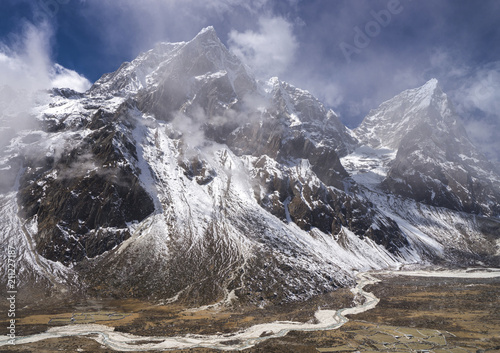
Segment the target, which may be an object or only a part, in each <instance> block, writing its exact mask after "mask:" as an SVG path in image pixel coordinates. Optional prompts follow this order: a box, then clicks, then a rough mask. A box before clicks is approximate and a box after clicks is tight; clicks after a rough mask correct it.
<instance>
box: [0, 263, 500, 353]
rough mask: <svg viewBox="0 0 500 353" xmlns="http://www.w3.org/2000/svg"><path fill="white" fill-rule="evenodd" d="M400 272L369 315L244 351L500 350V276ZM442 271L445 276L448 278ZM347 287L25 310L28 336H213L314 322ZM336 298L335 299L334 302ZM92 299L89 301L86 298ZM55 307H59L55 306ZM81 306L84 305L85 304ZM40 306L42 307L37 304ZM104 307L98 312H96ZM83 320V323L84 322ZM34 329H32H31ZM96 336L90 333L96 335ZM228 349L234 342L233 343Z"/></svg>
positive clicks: (96, 346)
mask: <svg viewBox="0 0 500 353" xmlns="http://www.w3.org/2000/svg"><path fill="white" fill-rule="evenodd" d="M424 275H425V274H424V273H413V276H400V275H395V274H393V273H388V272H385V273H383V272H382V273H378V274H375V276H376V277H377V278H379V279H381V282H379V283H376V284H372V285H368V286H366V287H365V290H366V291H371V292H372V293H373V294H375V296H377V297H378V298H380V302H379V303H378V305H377V306H376V307H375V308H374V309H371V310H369V311H366V312H364V313H360V314H356V315H350V316H349V319H350V321H349V322H347V323H346V324H344V325H343V326H342V327H340V328H339V329H337V330H324V331H291V332H289V333H288V334H286V335H285V336H283V337H278V338H271V339H269V340H265V341H263V342H261V343H259V344H257V345H256V346H254V347H251V348H248V349H245V350H243V351H244V352H249V353H250V352H252V353H253V352H270V353H272V352H355V351H360V352H436V353H437V352H457V353H458V352H474V353H475V352H500V277H491V278H487V276H485V277H486V278H485V277H483V278H480V277H481V276H472V277H474V278H470V277H467V276H458V275H457V276H455V277H453V276H452V275H450V273H449V272H446V273H445V272H442V273H439V272H438V275H439V276H436V275H434V276H432V277H429V276H424ZM441 276H442V277H441ZM352 299H353V297H352V295H350V292H349V291H348V290H341V291H337V292H335V293H333V294H329V295H325V296H324V297H322V298H316V299H315V301H311V302H309V303H307V304H306V305H303V304H302V305H293V306H284V307H281V308H266V309H265V310H262V309H253V311H249V310H245V308H239V309H238V310H233V311H232V312H224V311H217V310H205V311H199V312H195V311H184V310H179V308H177V310H175V309H174V307H172V306H165V307H164V306H161V307H158V306H152V305H149V307H148V306H147V305H146V304H144V303H140V302H136V301H114V302H111V301H110V302H108V303H107V305H106V307H104V306H103V305H102V304H103V303H97V304H95V303H94V306H93V307H90V306H88V307H87V309H88V313H87V315H81V314H82V313H84V310H80V311H81V313H79V314H78V313H76V315H75V313H71V312H68V313H61V312H59V314H56V311H52V312H47V313H46V314H45V315H43V314H42V313H41V311H38V312H37V313H33V314H32V315H29V313H28V312H25V313H24V315H23V319H21V320H20V321H19V323H20V326H19V331H20V332H21V331H24V332H21V333H20V334H21V335H26V334H34V333H36V332H41V331H44V329H45V328H47V327H49V321H50V320H53V321H52V323H51V325H54V324H56V325H58V324H65V325H66V324H67V321H65V320H71V318H73V319H74V320H80V321H79V322H80V323H86V322H85V321H84V320H89V322H91V321H94V322H96V323H99V324H106V325H109V326H113V327H116V330H118V331H120V332H130V333H134V334H136V335H146V336H150V337H152V336H156V335H165V331H169V335H181V334H185V333H187V332H190V333H196V334H213V333H215V332H222V333H223V332H230V331H234V330H235V329H237V328H242V327H249V326H254V325H256V324H258V323H262V322H270V321H273V320H293V321H302V322H306V321H308V320H311V319H312V318H313V317H314V316H313V312H314V310H315V308H317V307H318V306H321V307H322V308H325V307H328V306H330V307H331V306H336V307H337V308H339V307H348V306H351V305H352V304H351V303H352ZM332 303H333V304H332ZM87 304H89V303H87ZM45 309H47V310H48V309H49V308H45ZM52 309H54V308H52ZM79 309H85V308H84V307H83V306H82V307H80V308H79ZM33 311H37V310H34V309H33ZM97 312H98V313H97ZM77 322H78V321H77ZM2 324H3V322H2ZM29 331H31V332H29ZM89 334H90V333H89ZM227 343H228V347H230V346H231V344H232V342H227ZM7 351H8V352H54V351H61V352H78V351H80V352H115V351H113V350H110V349H109V348H107V347H105V346H103V345H101V344H100V343H98V342H96V341H95V340H93V339H89V338H86V337H84V336H73V337H63V338H52V339H46V340H43V341H38V342H34V343H28V344H22V345H16V346H9V347H6V346H0V352H7ZM173 352H184V353H187V352H189V353H208V352H220V350H213V349H203V348H197V349H184V350H174V351H173Z"/></svg>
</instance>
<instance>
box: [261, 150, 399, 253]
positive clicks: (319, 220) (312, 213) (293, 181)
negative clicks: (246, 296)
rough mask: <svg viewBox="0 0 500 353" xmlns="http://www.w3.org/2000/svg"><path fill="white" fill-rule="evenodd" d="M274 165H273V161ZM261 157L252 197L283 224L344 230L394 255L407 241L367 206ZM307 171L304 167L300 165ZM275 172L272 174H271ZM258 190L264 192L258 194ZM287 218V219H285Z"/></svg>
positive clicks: (329, 232)
mask: <svg viewBox="0 0 500 353" xmlns="http://www.w3.org/2000/svg"><path fill="white" fill-rule="evenodd" d="M274 163H275V162H274ZM270 166H273V161H272V160H271V159H270V158H269V157H267V156H263V157H261V158H259V159H258V160H257V161H256V162H255V163H254V167H255V173H256V176H255V177H256V179H257V181H258V182H259V184H258V185H257V186H256V187H255V190H254V192H255V198H256V199H257V201H258V202H259V203H260V205H261V206H262V207H263V208H264V209H266V210H267V211H269V212H270V213H272V214H273V215H275V216H277V217H279V218H280V219H281V220H283V221H284V222H287V221H291V222H294V223H295V224H297V225H298V226H299V227H300V228H302V229H303V230H305V231H310V230H311V229H312V228H317V229H319V230H321V231H322V232H324V233H326V234H331V235H332V236H335V235H338V234H341V231H342V228H346V229H348V230H350V231H352V232H353V233H354V234H356V235H357V236H358V237H360V238H361V239H363V238H364V237H368V238H370V239H372V240H374V241H375V243H377V244H381V245H383V246H384V247H386V248H387V249H388V250H389V251H390V252H393V253H398V252H399V250H400V249H402V248H404V247H406V246H408V245H409V244H408V241H407V239H406V237H405V236H404V234H403V233H402V232H401V230H400V229H399V227H398V225H397V224H396V223H395V222H394V221H392V220H391V219H389V218H387V217H385V216H383V215H381V214H379V213H378V212H377V210H376V208H375V207H374V205H372V204H371V203H369V202H368V203H366V201H364V200H361V199H359V198H358V197H356V196H355V195H353V194H346V193H345V192H341V191H340V190H337V189H335V188H332V187H329V186H328V185H327V184H325V183H323V182H322V181H321V180H318V179H319V177H318V179H316V178H315V177H314V176H313V175H308V174H307V172H306V174H302V173H301V171H300V170H299V171H298V172H297V171H296V170H297V169H300V168H301V167H302V166H300V165H297V166H295V167H292V168H286V167H283V166H279V165H278V164H274V166H273V167H274V168H276V169H274V168H269V167H270ZM304 167H305V168H304V171H307V166H304ZM273 169H274V170H275V172H274V173H271V172H272V171H273ZM262 191H264V193H263V194H262ZM287 218H288V219H287Z"/></svg>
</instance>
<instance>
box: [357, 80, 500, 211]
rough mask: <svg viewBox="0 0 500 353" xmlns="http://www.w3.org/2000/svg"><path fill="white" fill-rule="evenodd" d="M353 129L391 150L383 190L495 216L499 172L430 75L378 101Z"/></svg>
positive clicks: (499, 208) (499, 207) (369, 141)
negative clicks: (417, 84)
mask: <svg viewBox="0 0 500 353" xmlns="http://www.w3.org/2000/svg"><path fill="white" fill-rule="evenodd" d="M355 133H356V135H357V136H358V138H359V139H360V140H361V141H363V142H364V143H365V144H367V145H369V146H371V147H373V148H380V147H387V148H389V149H393V150H397V155H396V158H395V159H394V161H393V162H392V163H391V167H390V169H389V171H388V173H387V176H386V178H385V180H384V181H383V186H384V187H385V189H386V190H387V191H388V192H390V193H394V194H398V195H401V196H405V197H411V198H413V199H415V200H416V201H420V202H424V203H426V204H429V205H434V206H441V207H447V208H450V209H454V210H457V211H465V212H468V213H475V214H482V215H486V216H495V217H498V216H500V177H499V176H498V174H497V172H496V170H495V167H494V166H493V165H492V163H491V162H489V161H488V160H487V159H486V158H485V157H484V156H483V155H482V154H481V153H480V152H479V151H478V150H477V149H476V147H475V146H474V145H473V144H472V142H471V141H470V139H469V138H468V136H467V133H466V131H465V128H464V126H463V125H462V123H461V120H460V118H459V117H458V116H457V114H456V113H455V111H454V108H453V106H452V104H451V102H450V101H449V99H448V97H447V95H446V94H445V93H443V91H442V90H441V88H440V87H439V84H438V81H437V80H436V79H432V80H430V81H429V82H427V83H426V84H425V85H423V86H422V87H420V88H416V89H411V90H407V91H404V92H403V93H401V94H399V95H397V96H396V97H394V98H392V99H390V100H388V101H387V102H384V103H383V104H381V105H380V107H379V108H378V109H376V110H373V111H371V112H370V114H369V115H368V116H367V117H366V118H365V119H364V120H363V122H362V124H361V126H360V127H358V128H357V129H356V130H355Z"/></svg>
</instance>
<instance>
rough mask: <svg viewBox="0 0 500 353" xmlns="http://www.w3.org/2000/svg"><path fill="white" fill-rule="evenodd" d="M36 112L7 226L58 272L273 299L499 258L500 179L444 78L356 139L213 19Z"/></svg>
mask: <svg viewBox="0 0 500 353" xmlns="http://www.w3.org/2000/svg"><path fill="white" fill-rule="evenodd" d="M33 114H34V115H35V116H36V119H37V121H38V123H39V124H38V127H37V128H33V129H31V130H25V131H22V132H21V133H19V134H18V135H16V136H14V137H13V138H12V139H11V140H10V141H9V142H8V143H6V148H5V151H4V153H3V155H2V159H1V163H2V167H1V168H0V172H2V173H4V172H5V171H8V173H7V172H5V173H7V174H8V175H9V178H10V179H8V180H9V182H8V183H6V185H5V187H4V188H3V191H2V194H1V201H2V202H1V203H0V204H1V205H2V206H1V207H2V213H1V214H2V215H1V216H0V226H1V227H2V229H3V231H2V234H4V235H2V236H3V238H2V239H3V240H8V241H12V242H14V243H15V244H17V246H18V247H19V248H23V249H26V251H24V252H23V253H22V255H20V261H21V263H23V264H24V266H25V268H26V269H30V270H29V271H30V273H32V274H34V275H33V276H34V277H37V276H38V278H42V279H45V282H44V283H48V284H50V283H60V282H63V283H66V284H67V286H69V287H70V288H74V287H75V286H80V287H84V288H86V289H87V290H88V291H90V292H91V293H95V294H99V295H115V296H148V297H154V298H162V299H168V298H169V300H170V301H173V300H185V301H187V302H189V303H192V304H200V303H212V302H214V301H220V300H222V301H223V302H228V301H230V300H233V299H232V298H238V299H239V300H245V301H250V302H254V303H260V304H265V303H278V302H284V301H292V300H301V299H305V298H307V297H310V296H312V295H315V294H319V293H322V292H325V291H330V290H333V289H334V288H336V287H338V286H344V285H348V284H350V283H352V278H353V273H354V271H355V270H361V269H369V268H384V267H388V266H398V265H400V264H402V263H414V262H423V261H444V262H455V261H462V260H463V259H464V258H466V259H468V260H467V261H476V260H477V258H479V257H480V258H481V259H482V260H481V261H483V262H485V261H486V262H487V261H489V262H491V263H494V262H495V261H497V257H496V256H497V255H496V251H497V250H496V249H497V248H498V245H497V241H498V239H497V238H498V235H496V229H497V228H498V227H497V225H498V222H497V218H495V217H497V216H498V211H497V208H495V207H498V202H497V201H496V200H497V199H495V197H497V196H495V195H497V194H495V192H497V190H498V188H497V186H496V185H497V184H495V183H496V182H497V181H496V179H495V178H497V176H496V175H495V174H494V173H493V172H492V171H491V170H490V169H488V168H489V164H488V163H487V161H485V160H484V159H482V157H481V156H480V154H479V153H478V152H477V151H476V150H475V149H474V148H473V146H472V145H471V144H470V142H469V141H468V139H467V137H466V134H465V132H464V131H463V128H462V127H461V125H460V124H459V122H458V120H457V119H455V118H454V115H453V112H452V109H451V108H450V106H449V105H448V103H447V98H446V96H445V95H444V93H442V92H441V91H440V90H439V88H438V87H437V83H436V82H433V81H431V82H429V83H427V84H426V85H425V86H424V87H423V88H420V89H416V90H410V91H406V92H404V93H402V94H401V95H400V96H398V97H396V98H395V99H394V100H392V101H389V102H386V103H384V104H383V105H382V106H381V107H380V108H379V109H377V110H375V111H373V112H372V113H371V114H370V115H369V116H368V117H367V118H366V119H365V121H364V123H363V124H362V126H361V127H360V128H358V129H357V130H356V131H355V134H353V133H352V132H351V131H349V130H348V129H347V128H346V127H345V126H343V125H342V123H341V122H340V121H339V119H338V117H337V115H336V114H335V113H334V112H333V111H331V110H328V109H326V108H325V107H324V106H323V104H321V102H319V101H318V100H317V99H316V98H314V97H313V96H312V95H311V94H310V93H308V92H307V91H304V90H301V89H299V88H296V87H293V86H292V85H290V84H287V83H285V82H282V81H280V80H279V79H277V78H272V79H270V80H269V81H267V82H259V81H257V80H255V79H254V78H253V76H252V74H251V72H250V70H249V69H248V68H247V67H245V66H244V65H243V64H242V63H241V62H240V61H239V60H238V58H236V57H235V56H234V55H232V54H231V53H230V52H229V51H228V50H227V49H226V48H225V47H224V45H223V44H222V43H221V42H220V40H219V39H218V38H217V36H216V34H215V31H214V30H213V28H207V29H205V30H203V31H201V32H200V33H199V34H198V35H197V36H196V37H195V38H194V39H193V40H192V41H189V42H182V43H162V44H159V45H158V46H157V47H155V48H154V49H152V50H150V51H148V52H146V53H143V54H141V55H139V56H138V58H137V59H135V60H133V61H132V62H130V63H125V64H123V65H122V66H121V67H120V68H119V69H118V70H117V71H116V72H114V73H111V74H106V75H104V76H103V77H102V78H101V79H99V80H98V81H97V82H96V83H95V84H94V85H93V86H92V88H91V89H90V90H89V91H88V92H86V93H84V94H80V93H76V92H72V91H70V90H54V91H52V92H50V95H49V97H48V98H47V100H46V101H44V102H42V103H40V105H39V106H38V107H37V108H36V109H35V110H34V111H33ZM354 136H357V139H356V138H355V137H354ZM455 171H456V172H455ZM7 174H6V175H7ZM464 190H465V191H464ZM495 190H496V191H495ZM16 200H17V202H16ZM495 205H496V206H495ZM435 206H439V207H435ZM457 211H466V212H471V213H475V214H484V215H490V216H492V218H490V219H486V218H481V217H479V218H477V217H472V216H469V215H468V214H466V213H460V212H457ZM457 229H459V230H460V232H459V233H460V234H459V235H458V236H457V235H456V233H457ZM7 233H9V234H15V235H14V236H10V238H9V237H8V236H7V235H6V234H7ZM26 278H31V277H29V276H28V277H26ZM58 286H59V284H58V285H56V287H57V288H59V287H58Z"/></svg>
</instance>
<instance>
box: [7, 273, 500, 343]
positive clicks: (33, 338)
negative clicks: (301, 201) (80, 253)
mask: <svg viewBox="0 0 500 353" xmlns="http://www.w3.org/2000/svg"><path fill="white" fill-rule="evenodd" d="M376 273H379V274H392V275H408V276H419V277H421V276H433V277H467V278H492V277H500V270H498V269H489V270H482V271H466V270H463V271H421V270H419V271H380V272H376ZM372 274H373V273H369V272H363V273H358V274H357V276H356V278H357V285H356V287H355V288H354V289H353V293H354V294H355V295H359V296H362V297H363V298H364V299H365V300H364V301H363V304H360V305H357V306H355V307H352V308H344V309H340V310H321V309H320V310H318V311H317V312H316V313H315V314H314V316H315V318H316V323H301V322H293V321H275V322H271V323H265V324H258V325H254V326H251V327H249V328H247V329H244V330H241V331H238V332H235V333H229V334H220V335H192V334H188V335H184V336H174V337H161V336H150V337H147V336H136V335H132V334H127V333H121V332H115V331H114V329H113V328H112V327H108V326H105V325H98V324H87V325H68V326H60V327H53V328H50V329H49V330H47V331H46V332H44V333H40V334H35V335H30V336H24V337H17V338H16V344H24V343H31V342H37V341H41V340H45V339H48V338H61V337H68V336H89V338H92V339H94V340H96V341H97V342H99V343H100V344H102V345H104V346H106V347H108V348H110V349H114V350H117V351H129V352H140V351H145V350H159V351H161V350H168V349H186V348H198V347H203V348H213V349H220V350H243V349H245V348H249V347H252V346H254V345H256V344H257V343H259V342H262V341H264V340H267V339H270V338H275V337H282V336H284V335H286V334H287V333H288V332H290V331H292V330H295V331H317V330H333V329H337V328H339V327H341V326H342V325H344V324H345V323H346V322H347V321H349V320H348V319H347V318H346V315H352V314H358V313H361V312H364V311H367V310H370V309H372V308H374V307H375V306H376V305H377V303H378V302H379V299H378V298H377V297H375V295H373V294H372V293H369V292H365V291H364V290H363V288H364V287H365V286H367V285H369V284H373V283H376V282H379V281H380V280H378V279H376V278H374V277H373V276H372ZM8 343H9V341H8V339H7V338H6V336H4V337H2V338H1V339H0V346H6V345H8Z"/></svg>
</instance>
